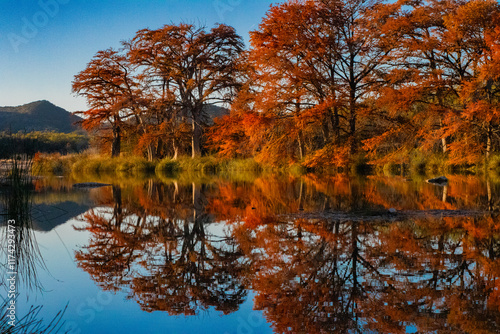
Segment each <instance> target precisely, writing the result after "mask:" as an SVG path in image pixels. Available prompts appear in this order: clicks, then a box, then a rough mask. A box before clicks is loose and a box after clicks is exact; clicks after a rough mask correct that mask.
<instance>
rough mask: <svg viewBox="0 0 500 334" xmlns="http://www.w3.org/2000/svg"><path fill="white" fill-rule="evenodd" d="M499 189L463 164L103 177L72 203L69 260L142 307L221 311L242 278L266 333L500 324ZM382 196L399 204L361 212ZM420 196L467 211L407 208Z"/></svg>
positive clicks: (242, 289) (489, 329)
mask: <svg viewBox="0 0 500 334" xmlns="http://www.w3.org/2000/svg"><path fill="white" fill-rule="evenodd" d="M499 190H500V189H499V188H498V185H493V184H490V183H489V182H485V181H483V180H479V179H477V178H472V177H462V176H457V177H450V185H449V187H447V188H446V189H444V188H438V187H435V186H433V185H430V184H425V183H422V182H420V183H416V182H406V181H404V180H401V179H394V178H380V177H371V178H369V179H365V180H354V179H350V178H346V177H343V176H336V177H327V178H318V177H316V176H307V177H304V178H295V177H266V178H260V179H256V180H254V181H252V182H244V181H240V182H233V181H229V180H219V181H213V182H211V183H210V184H200V183H193V184H189V183H187V182H183V183H178V182H176V181H175V180H169V183H167V184H166V183H161V182H157V181H153V180H151V181H149V182H146V183H144V184H142V185H141V186H130V187H120V186H116V185H115V186H114V187H112V188H109V187H108V188H103V189H101V190H100V194H99V201H98V205H97V207H95V208H94V209H92V210H89V211H88V212H86V213H85V214H83V215H81V216H80V220H81V222H82V223H83V224H82V226H81V227H78V228H77V227H75V228H77V229H81V230H86V231H88V232H89V233H90V239H89V241H88V244H87V245H85V246H83V247H82V248H81V249H80V250H78V251H77V252H76V260H77V262H78V265H79V267H80V268H82V269H84V270H85V271H87V272H88V273H89V274H90V275H91V277H92V279H93V280H94V281H96V282H97V283H98V284H99V286H100V287H101V288H102V289H105V290H112V291H118V290H123V291H127V292H128V295H129V298H130V299H133V300H135V301H136V302H137V303H138V304H139V305H140V306H141V308H142V310H145V311H157V310H159V311H166V312H168V313H169V314H173V315H178V314H184V315H195V314H198V313H199V312H200V311H201V310H205V309H208V308H211V307H213V308H215V309H216V310H219V311H220V312H222V313H223V314H229V313H232V312H235V311H237V310H238V309H239V307H240V305H241V304H242V303H243V302H244V301H245V299H246V298H247V296H248V291H250V290H251V291H253V292H254V293H255V300H254V309H255V310H260V311H262V312H263V315H264V317H265V319H266V320H267V322H268V323H269V324H270V325H271V327H272V329H273V330H274V331H275V332H276V333H330V332H331V333H341V332H342V333H344V332H350V333H388V332H390V333H406V332H452V333H470V332H483V333H498V332H500V293H499V288H500V283H499V280H498V277H500V217H499V216H498V215H497V213H496V210H495V209H494V208H493V206H495V205H494V204H495V203H496V202H497V199H498V195H499V193H500V191H499ZM389 208H395V209H396V210H397V211H398V212H399V211H404V212H407V214H406V215H405V216H401V217H399V218H398V219H397V220H395V221H390V220H388V219H383V217H382V218H380V216H378V218H377V219H376V220H373V219H371V218H370V215H369V214H366V213H370V212H381V211H383V210H385V211H387V210H388V209H389ZM429 209H432V210H446V212H450V211H454V212H455V211H458V212H464V213H466V214H457V215H453V216H449V217H446V216H445V215H443V216H439V215H436V214H431V215H429V216H425V215H423V214H418V215H412V214H410V213H411V212H422V211H426V210H429ZM472 211H473V212H475V213H477V212H481V213H482V214H481V215H472V216H469V215H467V213H468V212H472ZM338 212H343V213H345V215H344V216H342V219H334V218H331V217H336V216H335V215H334V214H335V213H338ZM360 212H361V213H362V214H361V215H360V214H359V213H360ZM304 213H311V214H312V213H314V214H315V215H313V217H314V218H308V216H306V215H304ZM318 213H321V214H318ZM353 217H356V219H351V218H353ZM359 217H361V218H359Z"/></svg>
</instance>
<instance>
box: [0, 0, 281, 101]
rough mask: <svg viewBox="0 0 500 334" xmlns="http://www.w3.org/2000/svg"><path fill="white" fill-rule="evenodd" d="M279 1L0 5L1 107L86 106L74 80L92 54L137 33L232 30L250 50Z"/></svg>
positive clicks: (28, 0) (29, 0)
mask: <svg viewBox="0 0 500 334" xmlns="http://www.w3.org/2000/svg"><path fill="white" fill-rule="evenodd" d="M276 2H279V1H278V0H275V1H271V0H206V1H205V0H184V1H182V0H136V1H132V0H109V1H108V0H100V1H99V0H86V1H84V0H0V106H17V105H21V104H25V103H28V102H32V101H36V100H49V101H51V102H52V103H54V104H56V105H58V106H60V107H63V108H65V109H67V110H68V111H77V110H83V109H85V108H86V104H85V100H84V99H82V98H80V97H75V96H74V95H73V94H72V93H71V81H72V80H73V76H74V75H75V74H77V73H78V72H80V71H81V70H83V69H84V68H85V66H86V64H87V63H88V62H89V60H90V59H91V58H92V57H93V56H94V54H95V53H96V52H97V51H99V50H103V49H107V48H109V47H119V46H120V41H121V40H126V39H130V38H132V37H133V36H134V34H135V32H136V31H137V30H139V29H143V28H150V29H156V28H159V27H161V26H163V25H165V24H170V23H179V22H188V23H195V24H203V25H206V26H207V27H212V26H213V25H214V24H215V23H226V24H229V25H231V26H233V27H234V28H235V29H236V31H237V32H238V34H240V35H241V36H242V37H243V38H244V40H245V43H246V44H247V45H248V32H249V31H251V30H255V29H256V28H257V26H258V25H259V23H260V22H261V20H262V18H263V16H264V15H265V13H266V11H267V10H268V9H269V6H270V5H271V4H273V3H276Z"/></svg>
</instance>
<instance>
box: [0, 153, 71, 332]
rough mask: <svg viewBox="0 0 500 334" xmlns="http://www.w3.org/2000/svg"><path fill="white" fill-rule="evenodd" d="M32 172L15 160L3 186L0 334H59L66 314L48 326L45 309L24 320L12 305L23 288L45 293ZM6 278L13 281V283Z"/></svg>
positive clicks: (31, 311) (28, 164)
mask: <svg viewBox="0 0 500 334" xmlns="http://www.w3.org/2000/svg"><path fill="white" fill-rule="evenodd" d="M30 170H31V160H30V159H22V158H20V159H12V160H10V161H9V162H8V168H7V173H5V175H2V176H1V182H0V209H2V210H1V216H2V218H3V219H2V220H3V221H2V226H3V228H2V229H1V230H2V231H3V233H2V277H4V278H5V279H4V280H3V282H2V285H5V290H6V292H7V293H6V294H5V295H6V297H5V298H4V297H2V302H1V303H0V317H1V318H0V332H1V333H7V334H10V333H57V332H60V330H61V328H62V325H63V323H62V317H63V315H64V312H65V310H66V308H65V309H64V310H61V311H59V312H58V313H57V314H56V316H55V317H54V318H53V319H52V320H51V321H50V323H48V324H46V323H45V321H44V320H43V319H41V318H40V317H39V315H40V311H41V310H42V306H31V307H30V309H29V311H28V313H27V314H26V315H25V316H23V317H19V316H18V315H17V314H15V313H16V312H14V311H12V310H15V308H13V307H12V306H11V305H15V304H16V303H17V299H18V296H19V290H20V289H21V288H26V289H27V290H28V292H29V291H41V290H43V287H42V285H41V283H40V279H39V275H38V272H39V270H47V268H46V266H45V263H44V260H43V258H42V255H41V252H40V249H39V248H38V243H37V241H36V238H35V234H34V232H33V229H32V228H33V220H32V205H33V204H32V199H33V182H32V177H31V172H30ZM7 277H9V278H10V277H13V278H14V279H13V280H12V281H10V280H7ZM5 282H8V283H5ZM20 283H22V284H20ZM14 288H15V289H14ZM13 316H15V318H13Z"/></svg>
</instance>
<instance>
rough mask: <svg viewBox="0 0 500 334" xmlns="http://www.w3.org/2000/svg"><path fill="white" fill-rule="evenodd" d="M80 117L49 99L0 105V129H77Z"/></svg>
mask: <svg viewBox="0 0 500 334" xmlns="http://www.w3.org/2000/svg"><path fill="white" fill-rule="evenodd" d="M80 120H81V118H80V117H78V116H75V115H73V114H71V113H69V112H68V111H66V110H64V109H63V108H60V107H57V106H55V105H53V104H52V103H50V102H49V101H45V100H43V101H36V102H31V103H28V104H25V105H22V106H18V107H0V131H11V132H18V131H27V132H30V131H56V132H65V133H69V132H72V131H75V130H77V129H79V127H78V126H77V125H75V124H74V123H75V122H78V121H80Z"/></svg>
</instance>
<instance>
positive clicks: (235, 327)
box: [18, 220, 272, 334]
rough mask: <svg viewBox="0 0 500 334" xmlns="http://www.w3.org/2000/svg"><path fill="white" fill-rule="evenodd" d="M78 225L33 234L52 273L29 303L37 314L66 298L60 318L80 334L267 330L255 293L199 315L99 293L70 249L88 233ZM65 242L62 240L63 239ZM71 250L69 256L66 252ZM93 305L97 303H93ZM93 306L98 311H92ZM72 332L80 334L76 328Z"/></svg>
mask: <svg viewBox="0 0 500 334" xmlns="http://www.w3.org/2000/svg"><path fill="white" fill-rule="evenodd" d="M74 225H76V226H81V225H82V223H81V222H79V221H76V220H70V221H68V222H67V223H66V224H64V225H60V226H58V227H57V228H55V229H54V230H52V231H50V232H49V233H38V232H37V233H36V238H37V240H38V243H39V246H40V250H41V252H42V256H43V257H44V259H45V263H46V265H47V267H48V269H49V272H50V274H48V273H44V272H40V277H41V281H42V284H43V287H44V289H45V291H44V292H43V293H39V294H38V295H36V296H34V295H31V296H30V297H29V299H28V301H27V303H28V305H30V304H35V305H43V310H42V313H41V315H42V316H43V317H44V318H45V319H50V318H51V317H52V316H53V315H55V314H56V313H57V312H58V311H59V310H60V309H62V308H64V306H65V305H66V303H68V302H69V306H68V310H67V311H66V313H65V316H64V320H65V321H66V325H67V326H68V329H73V328H78V329H79V330H81V333H96V334H98V333H165V332H168V333H172V334H177V333H200V330H202V332H203V333H214V334H224V333H226V332H227V333H228V334H229V333H235V334H236V333H271V332H272V330H271V329H270V328H269V325H268V324H267V323H266V322H265V319H264V318H263V316H262V312H258V311H253V309H252V308H253V294H251V293H250V294H249V295H248V296H247V298H246V301H245V302H244V303H243V304H242V305H241V306H240V309H239V310H238V311H237V312H234V313H232V314H230V315H227V316H222V313H221V312H217V311H215V310H213V309H209V310H208V311H206V312H203V311H201V312H200V314H199V315H197V316H189V317H184V316H169V315H168V314H167V313H166V312H159V311H158V312H152V313H147V312H144V311H141V309H140V306H139V305H138V304H137V303H136V302H135V301H134V300H126V295H127V294H126V293H123V292H119V293H116V294H114V293H111V292H102V291H101V289H100V288H98V287H97V286H96V285H95V283H94V282H93V281H92V280H91V278H90V276H89V274H87V273H86V272H84V271H83V270H82V269H79V268H77V266H76V264H75V262H74V251H75V250H76V249H78V246H83V245H85V244H87V243H88V238H89V233H88V232H81V231H75V230H74V229H73V226H74ZM62 240H64V243H63V241H62ZM68 252H69V254H68ZM19 303H20V304H19V306H20V307H19V308H18V314H19V315H20V314H23V312H26V306H24V307H23V304H25V303H26V297H25V294H23V293H22V294H21V298H20V302H19ZM94 303H95V304H94ZM96 310H97V311H96ZM72 333H79V332H78V331H77V330H74V331H73V332H72Z"/></svg>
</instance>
